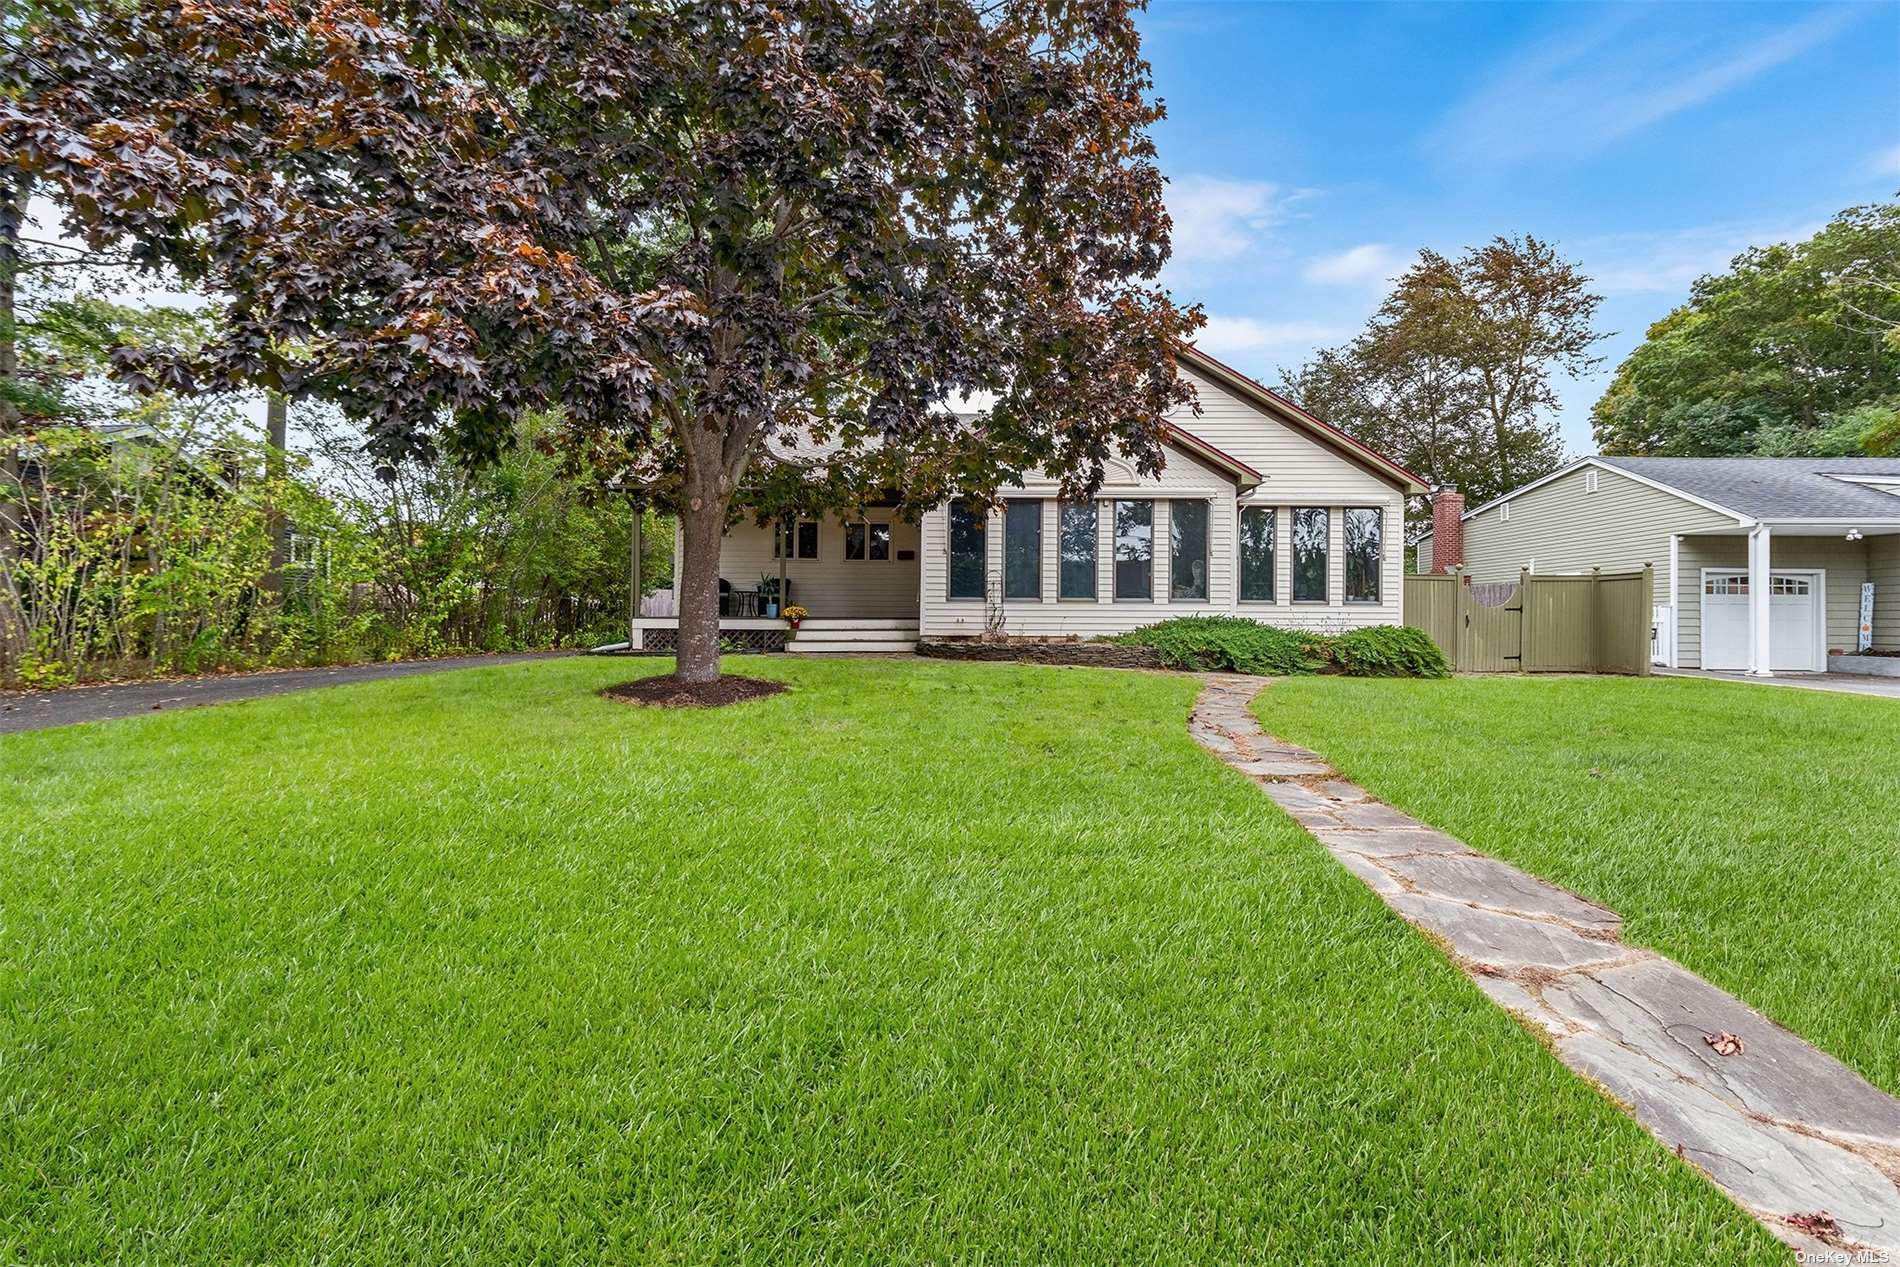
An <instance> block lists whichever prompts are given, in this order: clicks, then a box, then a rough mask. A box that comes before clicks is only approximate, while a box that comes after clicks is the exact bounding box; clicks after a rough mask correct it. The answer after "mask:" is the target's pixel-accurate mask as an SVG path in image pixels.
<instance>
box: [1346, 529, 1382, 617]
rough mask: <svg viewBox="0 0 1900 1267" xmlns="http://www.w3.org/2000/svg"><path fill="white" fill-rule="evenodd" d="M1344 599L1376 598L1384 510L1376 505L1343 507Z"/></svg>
mask: <svg viewBox="0 0 1900 1267" xmlns="http://www.w3.org/2000/svg"><path fill="white" fill-rule="evenodd" d="M1345 537H1346V541H1345V547H1346V601H1347V602H1349V603H1376V602H1378V601H1379V564H1380V561H1381V560H1382V559H1383V558H1384V556H1385V513H1384V512H1383V511H1381V510H1380V509H1379V508H1378V507H1376V506H1352V507H1348V508H1347V510H1346V523H1345Z"/></svg>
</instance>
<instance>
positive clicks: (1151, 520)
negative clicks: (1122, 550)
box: [1096, 497, 1163, 603]
mask: <svg viewBox="0 0 1900 1267" xmlns="http://www.w3.org/2000/svg"><path fill="white" fill-rule="evenodd" d="M1162 500H1163V499H1162V498H1159V497H1115V498H1111V499H1109V503H1108V601H1109V602H1111V603H1158V602H1161V601H1162V600H1161V599H1160V598H1159V597H1157V596H1156V594H1155V589H1156V588H1157V587H1156V585H1155V572H1156V570H1157V569H1156V568H1155V556H1156V555H1157V554H1158V553H1160V547H1161V543H1160V542H1159V541H1157V540H1156V539H1155V538H1156V537H1157V536H1158V535H1159V534H1158V532H1157V531H1156V528H1155V519H1156V518H1157V517H1158V516H1157V514H1156V511H1155V507H1157V506H1159V505H1160V504H1161V502H1162ZM1123 502H1129V503H1131V504H1132V503H1134V502H1146V503H1148V596H1147V597H1146V598H1143V597H1142V596H1140V595H1139V594H1131V595H1129V596H1128V597H1127V598H1123V597H1122V594H1121V585H1120V584H1119V580H1120V577H1119V573H1118V572H1117V570H1116V569H1117V566H1118V565H1119V564H1120V562H1121V560H1120V559H1118V558H1116V557H1115V538H1116V536H1117V535H1118V529H1117V526H1116V520H1117V519H1118V518H1119V516H1118V515H1117V513H1116V507H1118V506H1120V505H1121V504H1122V503H1123ZM1100 538H1101V526H1100V521H1099V520H1098V521H1097V524H1096V549H1098V550H1099V549H1101V539H1100Z"/></svg>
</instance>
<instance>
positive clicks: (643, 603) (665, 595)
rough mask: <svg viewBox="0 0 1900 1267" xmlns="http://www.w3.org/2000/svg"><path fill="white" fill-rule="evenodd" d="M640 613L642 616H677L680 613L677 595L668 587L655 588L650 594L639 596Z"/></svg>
mask: <svg viewBox="0 0 1900 1267" xmlns="http://www.w3.org/2000/svg"><path fill="white" fill-rule="evenodd" d="M640 614H641V615H642V616H677V615H679V614H680V605H679V598H678V596H677V595H676V594H675V593H674V592H673V591H672V590H670V589H665V590H655V591H654V592H653V593H651V594H642V595H641V596H640Z"/></svg>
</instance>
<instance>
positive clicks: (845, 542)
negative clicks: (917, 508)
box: [838, 519, 897, 563]
mask: <svg viewBox="0 0 1900 1267" xmlns="http://www.w3.org/2000/svg"><path fill="white" fill-rule="evenodd" d="M874 526H875V527H880V528H888V529H890V542H889V543H888V544H887V545H886V546H885V548H884V557H883V558H881V559H874V558H872V557H871V529H872V527H874ZM857 527H862V528H863V529H864V557H863V558H861V559H854V558H852V557H851V555H850V546H851V530H852V529H853V528H857ZM896 558H897V528H896V525H895V524H893V523H892V521H891V520H889V519H847V520H845V522H844V535H843V536H842V537H840V538H839V539H838V562H840V563H891V562H894V561H895V560H896Z"/></svg>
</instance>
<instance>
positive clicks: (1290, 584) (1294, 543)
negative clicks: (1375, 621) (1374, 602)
mask: <svg viewBox="0 0 1900 1267" xmlns="http://www.w3.org/2000/svg"><path fill="white" fill-rule="evenodd" d="M1302 510H1317V511H1319V512H1320V513H1321V514H1323V515H1325V516H1326V596H1325V597H1324V598H1301V597H1300V596H1299V594H1300V589H1299V580H1298V577H1299V574H1300V544H1299V541H1300V536H1299V532H1300V530H1299V522H1300V512H1301V511H1302ZM1286 524H1287V533H1286V601H1287V605H1288V606H1289V607H1333V606H1340V605H1343V604H1342V603H1341V602H1340V600H1339V599H1337V598H1335V597H1334V595H1333V564H1334V562H1338V563H1339V565H1340V574H1339V575H1340V582H1339V584H1340V589H1341V590H1342V591H1343V590H1344V589H1345V585H1346V581H1345V576H1346V574H1345V555H1344V550H1345V542H1346V520H1345V516H1344V515H1343V514H1341V513H1340V508H1339V507H1337V506H1314V505H1312V504H1310V503H1308V504H1303V505H1299V506H1289V507H1287V517H1286ZM1335 528H1337V531H1338V536H1339V542H1340V550H1341V555H1340V558H1339V559H1338V560H1335V559H1334V558H1333V537H1334V531H1335ZM1368 606H1370V604H1368Z"/></svg>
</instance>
